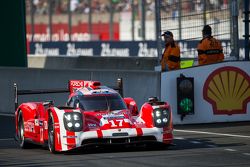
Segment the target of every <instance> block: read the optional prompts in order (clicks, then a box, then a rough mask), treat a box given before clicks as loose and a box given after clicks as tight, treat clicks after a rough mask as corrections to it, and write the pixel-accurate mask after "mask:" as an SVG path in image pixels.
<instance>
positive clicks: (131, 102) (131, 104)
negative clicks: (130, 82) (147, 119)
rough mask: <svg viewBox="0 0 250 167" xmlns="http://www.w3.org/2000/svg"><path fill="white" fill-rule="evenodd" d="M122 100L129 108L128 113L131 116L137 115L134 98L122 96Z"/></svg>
mask: <svg viewBox="0 0 250 167" xmlns="http://www.w3.org/2000/svg"><path fill="white" fill-rule="evenodd" d="M124 101H125V103H126V105H127V108H128V109H129V110H130V113H131V114H132V116H137V115H138V113H139V111H138V107H137V104H136V102H135V101H134V99H133V98H131V97H126V98H124Z"/></svg>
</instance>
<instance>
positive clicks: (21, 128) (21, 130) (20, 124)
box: [18, 111, 31, 149]
mask: <svg viewBox="0 0 250 167" xmlns="http://www.w3.org/2000/svg"><path fill="white" fill-rule="evenodd" d="M18 144H19V146H20V147H21V148H23V149H25V148H29V147H30V146H31V144H30V143H27V142H26V141H25V137H24V122H23V114H22V111H19V113H18Z"/></svg>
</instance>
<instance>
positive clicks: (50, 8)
mask: <svg viewBox="0 0 250 167" xmlns="http://www.w3.org/2000/svg"><path fill="white" fill-rule="evenodd" d="M49 39H50V42H51V41H52V1H49Z"/></svg>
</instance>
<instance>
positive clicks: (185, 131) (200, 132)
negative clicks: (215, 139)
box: [174, 129, 250, 139]
mask: <svg viewBox="0 0 250 167" xmlns="http://www.w3.org/2000/svg"><path fill="white" fill-rule="evenodd" d="M174 131H175V132H184V133H197V134H209V135H216V136H228V137H239V138H249V139H250V136H244V135H233V134H226V133H214V132H204V131H193V130H180V129H174Z"/></svg>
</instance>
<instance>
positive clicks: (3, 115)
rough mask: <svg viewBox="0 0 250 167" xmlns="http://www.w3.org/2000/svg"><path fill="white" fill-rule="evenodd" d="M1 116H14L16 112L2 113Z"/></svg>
mask: <svg viewBox="0 0 250 167" xmlns="http://www.w3.org/2000/svg"><path fill="white" fill-rule="evenodd" d="M0 116H8V117H14V116H15V114H4V113H0Z"/></svg>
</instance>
